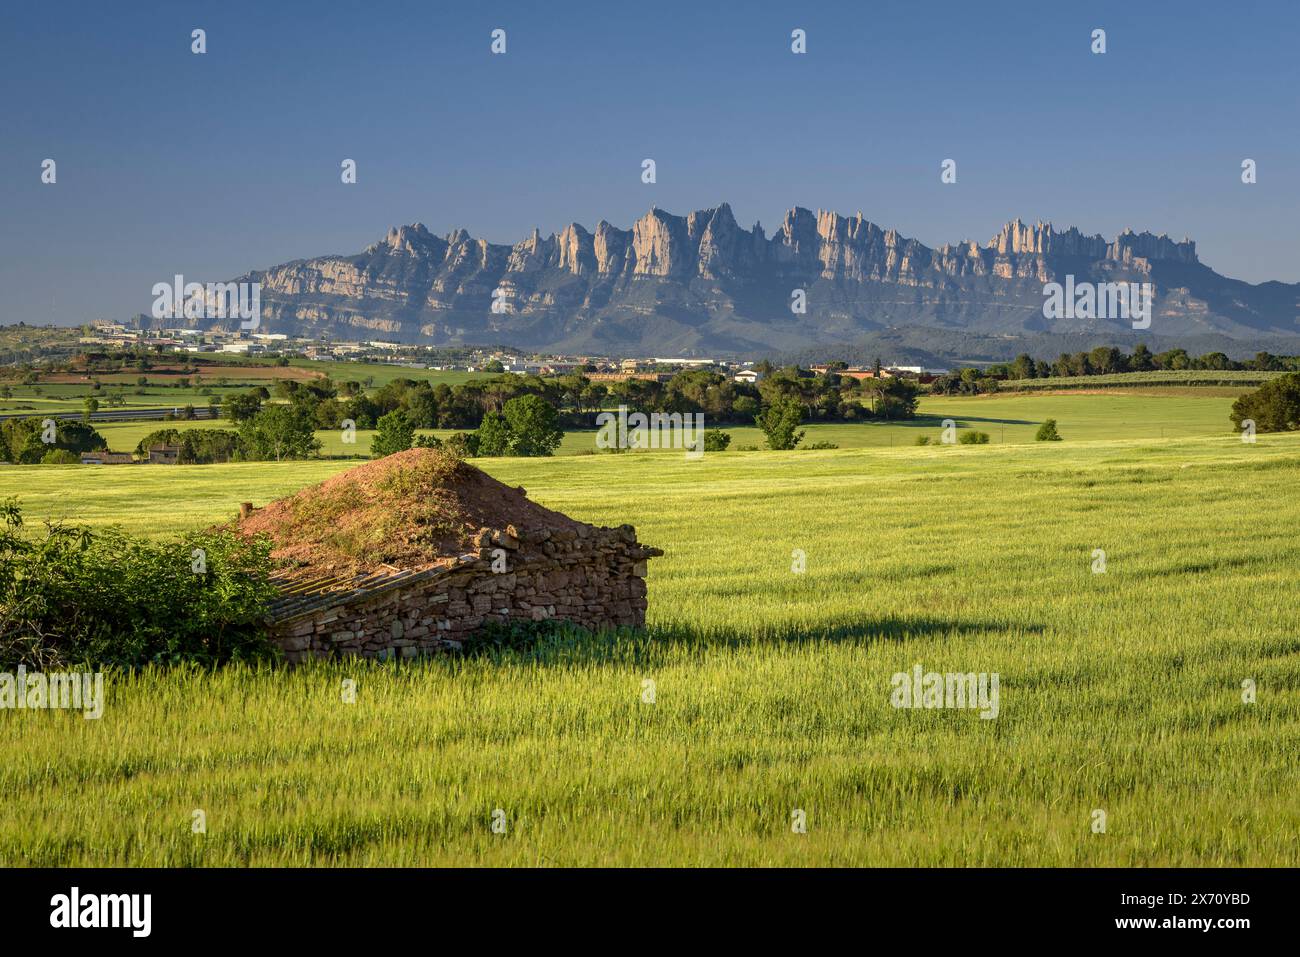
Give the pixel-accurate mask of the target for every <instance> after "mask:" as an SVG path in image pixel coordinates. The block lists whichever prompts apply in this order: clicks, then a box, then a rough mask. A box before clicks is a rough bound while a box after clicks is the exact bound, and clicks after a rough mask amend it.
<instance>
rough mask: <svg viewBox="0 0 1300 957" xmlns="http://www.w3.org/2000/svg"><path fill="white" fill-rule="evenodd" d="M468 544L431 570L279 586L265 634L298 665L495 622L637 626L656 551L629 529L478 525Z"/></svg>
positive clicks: (425, 643) (415, 646)
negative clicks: (468, 547) (469, 547)
mask: <svg viewBox="0 0 1300 957" xmlns="http://www.w3.org/2000/svg"><path fill="white" fill-rule="evenodd" d="M473 544H474V550H473V551H471V552H469V553H467V554H463V555H460V556H458V557H455V558H450V559H448V560H447V561H446V562H445V563H440V564H439V565H437V566H435V567H433V568H426V569H422V570H416V571H410V570H401V569H391V571H382V572H378V573H372V574H369V575H364V576H360V577H357V578H351V579H346V580H340V579H336V578H329V579H320V580H316V581H305V582H304V581H302V580H301V579H300V580H297V581H295V582H291V583H290V582H286V583H285V587H284V591H283V593H282V596H281V598H280V599H278V600H277V601H276V602H274V603H273V605H272V607H271V611H270V621H271V629H272V636H273V640H274V641H275V643H276V644H278V645H279V646H280V648H281V649H283V651H284V653H285V657H286V658H287V660H289V661H290V662H298V661H304V660H306V659H308V658H311V657H326V658H328V657H342V656H361V657H365V658H381V659H386V658H392V657H400V658H415V657H418V656H421V655H426V654H433V653H439V652H446V651H455V650H459V649H460V648H461V646H462V643H463V642H464V640H465V639H466V637H468V636H469V635H471V634H473V632H474V631H475V630H477V629H479V628H481V627H482V626H483V625H484V624H485V623H486V622H494V621H495V622H507V621H517V620H524V621H544V620H549V619H555V620H560V621H569V622H573V623H575V624H578V625H582V626H584V627H586V628H590V629H592V630H601V629H607V628H618V627H633V628H639V627H642V626H644V624H645V613H646V584H645V575H646V560H647V559H648V558H651V557H653V556H656V555H661V554H663V553H662V551H660V550H659V549H657V548H650V547H648V546H645V545H641V544H639V543H638V542H637V539H636V531H635V529H633V528H632V526H631V525H622V526H619V527H618V528H599V527H595V526H591V525H585V524H582V523H573V524H572V527H569V528H559V529H553V528H540V529H537V530H533V531H530V530H528V529H523V530H520V529H518V528H516V527H515V526H514V525H508V526H507V527H506V528H504V529H491V528H482V529H480V530H479V532H478V534H477V535H476V536H474V539H473Z"/></svg>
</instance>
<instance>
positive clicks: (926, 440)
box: [916, 435, 930, 445]
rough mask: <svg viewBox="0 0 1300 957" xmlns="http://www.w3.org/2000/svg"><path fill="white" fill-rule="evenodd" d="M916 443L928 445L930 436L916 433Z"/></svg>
mask: <svg viewBox="0 0 1300 957" xmlns="http://www.w3.org/2000/svg"><path fill="white" fill-rule="evenodd" d="M916 444H917V445H929V444H930V437H929V436H928V435H918V436H917V437H916Z"/></svg>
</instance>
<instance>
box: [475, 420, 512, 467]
mask: <svg viewBox="0 0 1300 957" xmlns="http://www.w3.org/2000/svg"><path fill="white" fill-rule="evenodd" d="M474 437H475V438H476V440H477V442H478V444H477V446H476V447H475V452H474V453H473V454H475V455H487V456H496V455H506V454H508V453H509V452H510V426H509V424H508V423H507V422H506V417H505V416H504V415H502V414H501V413H500V412H488V413H486V414H485V415H484V416H483V422H482V423H481V424H480V425H479V427H478V431H477V432H475V433H474Z"/></svg>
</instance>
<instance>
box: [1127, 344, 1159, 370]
mask: <svg viewBox="0 0 1300 957" xmlns="http://www.w3.org/2000/svg"><path fill="white" fill-rule="evenodd" d="M1128 367H1129V368H1130V369H1132V370H1133V371H1134V372H1150V371H1151V370H1152V369H1154V368H1155V367H1156V361H1155V357H1154V356H1152V355H1151V350H1150V349H1148V348H1147V347H1146V343H1143V342H1139V343H1138V344H1137V345H1136V346H1134V347H1133V355H1132V356H1131V357H1130V358H1129V361H1128Z"/></svg>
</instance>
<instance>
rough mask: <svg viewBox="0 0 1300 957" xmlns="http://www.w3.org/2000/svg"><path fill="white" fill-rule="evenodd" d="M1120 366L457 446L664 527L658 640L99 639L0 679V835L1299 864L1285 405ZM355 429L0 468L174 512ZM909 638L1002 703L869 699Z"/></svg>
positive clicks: (285, 853)
mask: <svg viewBox="0 0 1300 957" xmlns="http://www.w3.org/2000/svg"><path fill="white" fill-rule="evenodd" d="M1123 398H1124V397H1123V396H1113V397H1112V396H1072V397H1057V396H1037V397H1023V398H1004V397H995V398H992V399H988V400H982V399H976V400H965V401H964V402H963V403H962V404H961V405H960V406H948V407H947V408H949V409H953V408H957V409H960V410H961V412H962V414H963V415H964V416H966V417H968V418H969V419H971V420H972V421H973V420H975V419H976V418H977V416H976V410H980V409H982V410H986V411H985V414H986V415H987V414H993V415H996V416H999V417H1002V418H1012V417H1014V418H1019V419H1024V420H1034V421H1039V420H1041V419H1042V418H1044V417H1049V416H1054V417H1056V418H1058V420H1059V421H1060V422H1061V431H1062V433H1063V434H1064V435H1065V437H1066V441H1064V442H1061V443H1050V444H1034V443H1021V442H1019V441H1017V442H1015V443H1013V442H1012V441H1011V438H1010V437H1011V435H1012V434H1018V433H1012V428H1013V427H1014V428H1016V429H1020V428H1030V426H1019V425H1016V426H1012V425H1008V436H1009V437H1008V441H1007V443H1006V444H1004V445H999V444H997V443H998V434H997V431H996V429H993V428H989V427H987V426H980V427H981V428H983V429H984V430H985V431H989V432H991V433H992V434H993V443H994V444H991V445H987V446H969V447H968V446H960V447H932V446H931V447H915V446H912V445H910V444H909V445H906V446H904V445H899V446H897V447H895V448H893V449H890V448H887V447H879V446H877V447H874V448H857V449H848V448H845V449H840V450H835V451H804V452H791V453H772V452H766V453H762V454H758V453H754V454H731V453H728V454H723V455H714V454H708V455H706V456H705V457H704V459H703V460H702V461H698V462H688V461H686V460H685V459H684V458H683V457H682V456H679V455H674V454H651V453H647V454H629V455H619V456H613V455H597V456H570V457H558V458H555V459H551V460H507V459H502V460H482V461H481V462H480V463H479V464H480V465H482V466H483V467H485V468H486V469H487V470H488V471H490V472H491V473H492V474H493V475H495V476H497V477H498V478H501V479H502V480H503V481H506V482H508V483H510V484H522V485H524V486H525V487H526V488H527V489H528V490H529V494H530V496H531V497H533V498H534V499H536V500H538V501H540V502H541V503H543V504H545V505H548V506H550V507H553V508H558V509H560V510H562V511H565V512H567V513H569V514H571V515H573V516H575V517H578V518H582V519H585V520H588V521H594V522H598V523H602V524H618V523H621V522H625V521H626V522H632V523H633V524H635V525H636V526H637V530H638V533H639V535H640V537H641V539H642V540H643V541H646V542H648V543H650V544H654V545H658V546H661V547H663V548H665V549H666V552H667V553H666V555H665V556H664V557H662V558H659V559H655V560H653V561H652V562H651V563H650V578H649V586H650V622H649V624H650V636H649V639H648V640H647V639H636V638H632V637H626V638H623V639H620V640H618V641H597V642H577V643H572V644H563V643H557V644H556V645H554V646H552V647H549V648H546V649H543V650H542V651H540V652H539V653H538V654H536V655H533V656H516V657H510V658H505V659H503V660H500V661H488V660H473V661H447V660H442V661H434V662H428V663H424V664H420V665H405V666H402V667H400V668H395V667H393V666H388V665H371V664H354V665H348V666H344V665H321V666H314V667H309V668H303V669H298V670H294V671H290V672H285V671H251V670H247V669H228V670H225V671H222V672H220V673H217V674H204V673H198V672H187V671H173V672H169V673H160V672H148V673H144V674H140V675H136V676H124V675H110V676H109V678H108V681H107V696H108V704H107V708H106V711H105V715H104V717H103V718H102V719H100V720H98V721H87V720H84V719H82V718H81V717H80V716H79V715H71V714H67V713H61V712H4V713H0V734H3V735H4V753H5V756H6V759H5V761H4V762H3V763H0V792H3V793H4V794H5V795H6V802H5V808H6V814H5V815H4V816H3V817H2V818H0V864H17V865H52V864H94V865H107V864H132V865H149V864H158V865H178V864H195V865H198V864H202V865H246V864H251V865H271V864H363V865H377V864H399V865H400V864H520V865H542V866H548V865H577V864H670V865H675V864H756V865H779V864H783V865H803V864H857V865H1017V864H1037V865H1136V866H1157V865H1232V864H1237V865H1292V866H1294V865H1296V864H1297V863H1300V849H1298V846H1297V843H1296V841H1295V834H1296V832H1297V830H1298V829H1300V798H1298V797H1297V795H1298V794H1300V788H1297V784H1300V781H1298V780H1297V777H1298V774H1297V761H1296V755H1297V754H1298V753H1300V637H1297V635H1298V634H1300V605H1297V603H1296V601H1295V585H1294V579H1295V569H1296V568H1297V566H1298V565H1300V540H1297V539H1296V537H1295V535H1294V528H1295V527H1296V525H1297V523H1298V522H1300V500H1297V498H1296V496H1295V494H1294V489H1295V485H1296V481H1297V478H1300V435H1283V436H1276V435H1261V436H1260V437H1259V439H1258V441H1257V442H1256V443H1255V444H1254V445H1246V444H1243V443H1242V442H1241V441H1239V440H1238V439H1236V438H1235V437H1233V436H1232V435H1231V434H1227V431H1226V406H1227V400H1224V399H1219V400H1217V401H1218V406H1219V411H1218V413H1217V415H1216V414H1211V413H1210V412H1209V411H1206V410H1202V409H1201V407H1200V406H1198V405H1195V404H1188V403H1184V402H1180V401H1179V400H1177V399H1168V400H1143V401H1144V402H1149V404H1151V405H1152V406H1153V408H1152V409H1151V410H1149V411H1148V412H1146V413H1145V414H1142V415H1139V413H1140V412H1141V407H1140V405H1126V404H1123V403H1121V404H1120V405H1114V404H1110V403H1109V401H1108V400H1111V399H1117V400H1118V399H1123ZM946 401H953V400H946ZM1157 401H1159V402H1169V403H1171V404H1170V405H1168V406H1157V405H1156V402H1157ZM1060 403H1072V405H1069V406H1065V405H1062V404H1060ZM1013 413H1014V415H1013ZM1218 415H1222V416H1224V418H1223V419H1219V418H1218V417H1217V416H1218ZM1153 417H1154V418H1153ZM1160 421H1163V422H1167V423H1169V425H1170V428H1171V429H1172V428H1173V426H1174V424H1176V423H1180V422H1181V423H1183V427H1184V428H1186V429H1188V430H1195V429H1200V428H1202V427H1203V428H1204V429H1205V430H1206V433H1207V434H1204V435H1199V434H1198V435H1191V436H1185V435H1182V434H1178V435H1176V436H1173V437H1170V436H1167V437H1166V438H1165V439H1163V440H1162V439H1160V438H1159V437H1158V435H1155V436H1153V435H1151V434H1150V433H1151V432H1152V431H1153V422H1160ZM1216 423H1217V424H1216ZM859 428H863V430H864V431H870V430H871V429H872V428H874V427H859ZM1157 428H1158V426H1157ZM911 434H915V431H913V432H912V433H911ZM810 437H811V434H810ZM345 466H346V463H343V462H307V463H286V464H283V465H280V466H275V465H273V464H269V463H250V464H246V465H228V466H208V467H203V466H194V467H169V468H161V467H159V468H133V469H122V470H116V471H115V470H110V469H102V470H95V471H93V472H89V473H88V472H87V471H86V470H84V469H79V468H78V467H35V466H33V467H18V468H6V469H3V470H0V494H3V495H8V494H18V495H20V496H21V497H22V499H23V500H24V502H25V504H26V507H27V508H28V510H29V515H30V517H32V518H36V517H38V516H40V515H43V514H46V513H50V512H62V513H64V514H74V515H78V516H80V517H83V518H86V519H88V520H90V521H93V522H96V523H104V522H109V521H113V520H122V521H124V522H125V523H126V524H127V525H128V527H130V528H132V529H134V530H136V531H140V532H146V533H151V534H174V533H175V532H176V531H179V530H180V529H182V528H186V527H193V526H196V525H200V524H204V523H207V522H212V521H217V520H221V519H224V518H228V517H230V516H231V515H233V513H234V511H235V508H236V507H237V503H238V502H240V501H243V500H251V501H254V502H256V503H258V504H262V503H264V502H266V501H268V500H270V499H271V498H274V497H277V496H279V495H283V494H285V493H287V492H289V491H292V490H294V489H296V488H299V487H301V486H302V485H304V484H307V483H309V482H312V481H317V480H319V479H321V478H323V477H324V476H326V475H328V474H331V473H333V472H334V471H337V470H338V469H340V468H343V467H345ZM88 475H90V476H92V478H91V479H90V480H88V479H87V476H88ZM796 549H798V550H801V551H803V552H804V553H805V554H806V561H807V570H806V572H804V573H803V574H795V573H793V572H792V570H791V566H792V553H793V552H794V551H795V550H796ZM1095 549H1103V550H1104V551H1105V553H1106V566H1107V567H1106V572H1105V574H1094V573H1093V572H1092V570H1091V569H1092V566H1093V562H1094V557H1093V556H1094V550H1095ZM916 663H921V664H922V665H923V666H924V667H925V668H926V669H927V670H935V671H940V672H944V671H961V672H970V671H975V672H980V671H987V672H997V673H998V674H999V675H1000V678H1001V686H1000V687H1001V713H1000V716H999V717H998V718H997V720H991V721H986V720H981V719H980V718H979V717H978V715H977V714H976V713H974V712H970V711H945V710H934V711H908V710H896V709H894V708H892V707H891V706H890V704H889V692H890V677H891V676H892V675H893V674H894V673H895V672H901V671H906V670H908V669H909V668H911V666H912V665H913V664H916ZM345 679H346V680H355V681H356V682H357V700H356V703H355V704H345V703H343V702H342V700H341V694H340V690H341V687H342V684H343V682H344V680H345ZM1245 679H1252V680H1253V681H1254V682H1256V685H1257V687H1258V700H1257V701H1256V703H1254V704H1245V703H1243V701H1242V692H1241V688H1242V682H1243V680H1245ZM647 680H650V681H653V682H654V690H655V703H654V704H647V703H644V702H643V700H642V696H643V693H644V689H645V687H646V686H645V685H644V682H646V681H647ZM196 809H202V810H203V811H204V812H205V814H206V819H207V833H206V834H204V835H195V834H193V833H192V832H191V820H192V814H193V811H194V810H196ZM496 809H501V810H502V811H503V812H504V814H505V819H506V822H507V832H506V833H505V834H503V835H499V834H494V833H493V832H492V830H491V827H490V824H491V821H492V815H493V812H494V810H496ZM795 809H801V810H804V811H805V812H806V814H807V821H808V832H807V833H806V834H795V833H792V831H791V826H790V822H791V813H792V811H794V810H795ZM1097 809H1101V810H1105V811H1106V814H1107V829H1106V833H1104V834H1094V833H1092V830H1091V823H1092V820H1093V817H1092V815H1093V811H1094V810H1097Z"/></svg>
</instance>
